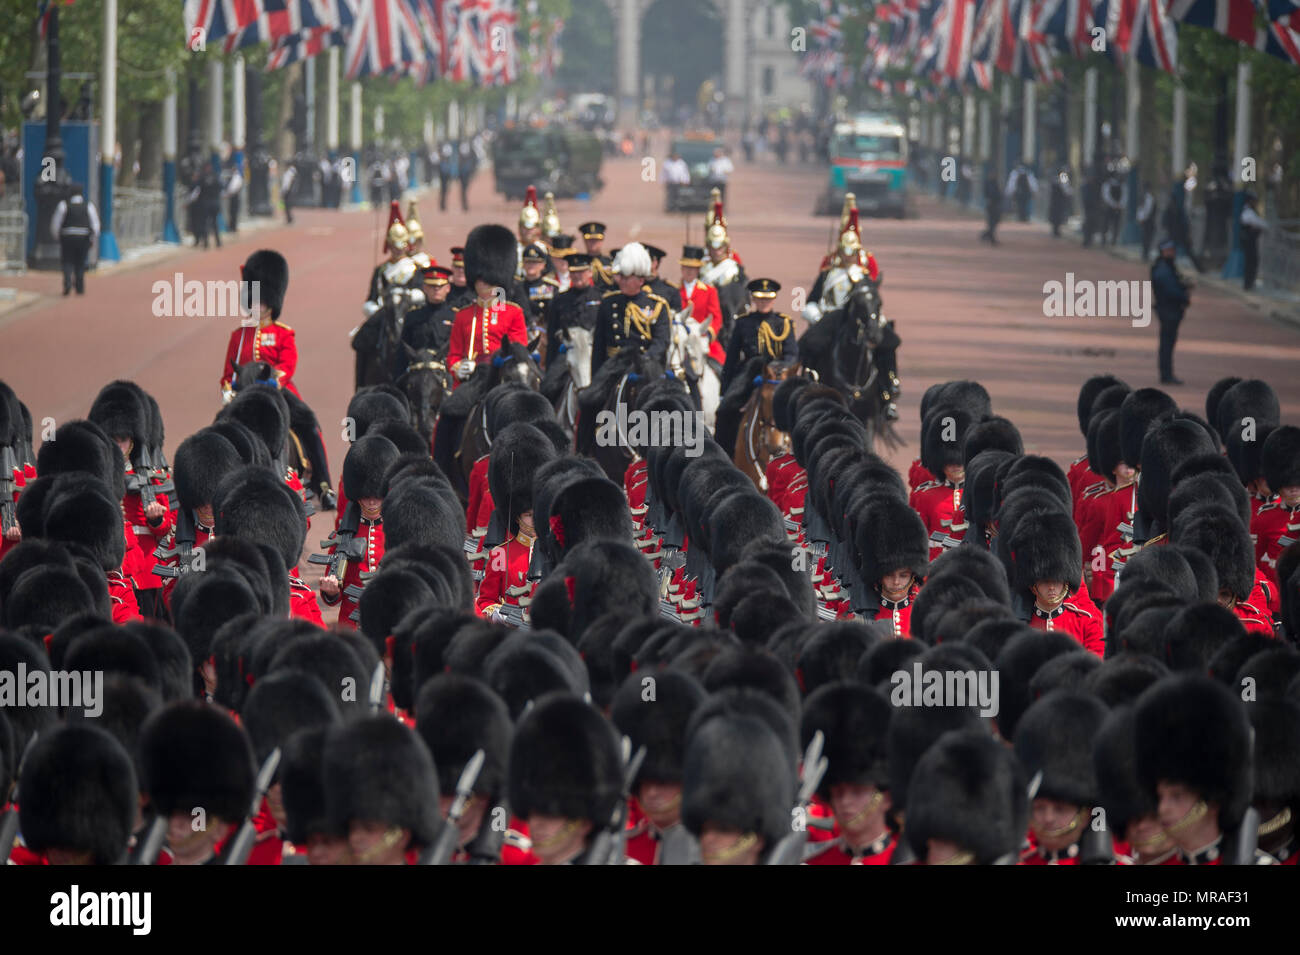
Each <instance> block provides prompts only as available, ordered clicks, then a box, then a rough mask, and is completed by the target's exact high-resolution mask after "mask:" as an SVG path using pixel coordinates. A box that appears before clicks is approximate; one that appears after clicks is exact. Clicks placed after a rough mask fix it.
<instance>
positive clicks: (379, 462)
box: [320, 434, 398, 630]
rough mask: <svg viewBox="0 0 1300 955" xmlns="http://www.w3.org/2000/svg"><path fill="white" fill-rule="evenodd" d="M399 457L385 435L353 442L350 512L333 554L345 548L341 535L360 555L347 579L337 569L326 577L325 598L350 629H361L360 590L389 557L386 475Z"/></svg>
mask: <svg viewBox="0 0 1300 955" xmlns="http://www.w3.org/2000/svg"><path fill="white" fill-rule="evenodd" d="M397 455H398V450H397V445H395V444H393V442H391V441H389V440H388V439H387V438H385V437H383V436H382V435H378V434H367V435H364V436H362V437H360V438H358V439H357V440H356V441H355V442H353V444H352V447H351V449H349V451H348V454H347V457H346V458H344V459H343V484H344V487H346V488H347V490H348V510H347V513H345V514H344V515H343V520H342V521H341V522H340V524H339V529H338V530H336V531H335V532H334V535H333V539H334V543H333V544H331V545H330V546H329V547H328V548H327V550H328V552H329V553H331V554H332V553H334V551H335V550H336V549H337V548H338V546H339V542H338V536H339V534H341V533H342V534H348V533H351V535H352V544H353V546H354V548H355V550H356V553H357V554H359V556H357V557H356V558H354V559H350V560H346V561H344V562H343V565H342V567H341V568H339V569H341V570H342V576H341V577H340V576H339V575H338V573H337V571H336V570H335V569H333V568H331V569H330V570H329V571H327V572H326V574H325V575H324V576H323V577H321V581H320V595H321V601H322V602H323V603H324V604H325V606H327V607H333V606H338V607H339V621H338V622H339V626H340V627H345V628H347V629H349V630H355V629H356V627H357V622H356V620H354V619H353V617H354V616H355V615H356V611H357V608H358V607H359V606H360V605H361V595H360V591H361V590H363V589H364V588H365V586H366V581H367V580H368V579H369V578H370V577H371V576H372V575H373V574H374V573H375V572H376V571H377V570H378V569H379V562H380V561H381V560H383V558H384V515H383V508H384V494H383V491H384V472H385V471H387V470H388V466H389V465H390V464H392V463H393V461H394V460H396V459H397Z"/></svg>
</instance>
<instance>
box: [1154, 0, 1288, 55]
mask: <svg viewBox="0 0 1300 955" xmlns="http://www.w3.org/2000/svg"><path fill="white" fill-rule="evenodd" d="M1290 2H1291V0H1281V2H1280V3H1279V2H1278V0H1270V2H1269V3H1268V4H1267V5H1266V4H1265V3H1264V2H1263V0H1173V4H1172V5H1171V6H1170V8H1169V15H1170V17H1172V18H1173V19H1174V20H1178V21H1180V22H1182V23H1188V24H1191V25H1192V26H1197V27H1204V28H1205V29H1207V30H1213V31H1214V32H1215V33H1221V34H1222V35H1224V36H1227V37H1231V38H1232V39H1234V40H1236V41H1237V42H1238V43H1243V44H1245V45H1246V46H1248V47H1251V48H1252V49H1255V50H1259V51H1261V52H1263V53H1267V54H1269V55H1270V56H1275V57H1277V58H1278V59H1281V60H1286V61H1287V62H1289V63H1300V46H1298V45H1297V41H1298V40H1300V36H1298V35H1297V31H1296V29H1295V28H1293V27H1292V26H1291V24H1292V23H1295V24H1296V25H1297V26H1298V27H1300V13H1291V12H1286V11H1285V9H1284V7H1283V5H1282V4H1287V5H1289V4H1290ZM1291 9H1293V10H1294V9H1296V8H1294V7H1292V8H1291ZM1274 11H1282V12H1283V16H1281V17H1277V18H1273V19H1267V18H1259V19H1257V15H1258V14H1260V13H1264V14H1265V15H1266V17H1271V14H1272V13H1273V12H1274Z"/></svg>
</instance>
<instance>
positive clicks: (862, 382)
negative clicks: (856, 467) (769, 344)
mask: <svg viewBox="0 0 1300 955" xmlns="http://www.w3.org/2000/svg"><path fill="white" fill-rule="evenodd" d="M881 309H882V303H881V299H880V286H879V284H878V283H876V282H873V281H871V279H870V278H867V277H865V276H864V277H863V278H861V279H859V280H858V282H857V283H856V284H855V285H854V286H853V288H852V289H851V290H850V291H849V296H848V301H847V304H846V305H845V306H844V307H843V308H838V309H835V310H834V311H831V312H827V313H826V315H825V316H824V317H823V318H822V320H821V321H820V322H817V323H816V324H815V325H812V326H811V327H809V329H808V330H807V331H806V332H804V334H803V337H802V338H800V339H799V357H800V359H801V360H802V362H803V366H804V368H806V369H808V370H810V371H813V372H816V374H817V377H818V379H819V380H820V381H821V382H822V384H824V385H829V386H830V387H832V388H835V389H836V390H837V391H839V392H840V393H841V394H843V395H844V397H845V399H846V400H847V401H848V405H849V410H850V411H852V412H853V415H854V417H856V418H857V419H858V420H859V421H861V422H862V423H863V424H864V425H865V426H866V428H867V435H868V438H867V450H871V449H872V448H873V447H874V444H875V440H876V438H880V439H881V440H883V441H884V442H885V445H886V446H887V447H891V448H893V447H899V446H901V444H902V441H901V439H900V438H899V437H898V434H897V432H896V431H895V430H894V427H893V423H892V422H891V421H890V419H889V417H888V415H887V407H886V406H887V404H888V402H887V400H886V399H885V397H884V393H885V392H889V393H890V394H891V396H892V397H897V387H896V385H895V381H894V375H895V368H896V366H895V353H896V352H897V349H898V346H899V344H900V343H901V341H900V339H899V337H898V334H897V332H895V331H894V323H893V322H891V321H888V320H886V319H885V318H884V316H883V315H882V314H881Z"/></svg>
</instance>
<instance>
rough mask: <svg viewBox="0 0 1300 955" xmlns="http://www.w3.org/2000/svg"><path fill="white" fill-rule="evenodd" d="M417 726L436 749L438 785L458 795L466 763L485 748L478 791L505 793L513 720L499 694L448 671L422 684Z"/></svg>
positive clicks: (491, 796) (476, 785)
mask: <svg viewBox="0 0 1300 955" xmlns="http://www.w3.org/2000/svg"><path fill="white" fill-rule="evenodd" d="M415 728H416V732H417V733H419V734H420V738H421V739H423V740H424V744H425V745H426V746H428V747H429V752H431V753H432V754H433V762H434V765H435V766H437V768H438V787H439V791H440V792H441V793H442V794H443V795H444V796H451V795H454V794H455V792H456V783H457V782H458V781H459V779H460V774H461V772H462V771H463V770H464V769H465V764H466V763H468V762H469V761H470V758H471V757H473V755H474V753H475V751H476V750H480V749H481V750H483V756H484V760H483V769H482V770H481V771H480V772H479V775H478V779H477V780H476V781H475V783H474V792H476V793H479V794H481V795H483V796H486V797H487V798H488V799H496V798H498V797H503V796H504V795H505V784H506V766H507V763H508V760H509V758H510V737H511V735H512V734H513V733H514V726H513V725H512V724H511V722H510V713H509V711H507V710H506V705H505V703H504V702H502V700H501V697H499V696H497V694H496V693H495V692H493V690H492V688H491V687H489V686H488V685H487V684H485V683H483V682H481V681H479V680H476V679H474V678H472V677H467V676H459V675H457V674H454V673H444V674H442V675H441V676H437V677H434V678H433V679H432V680H429V681H428V682H427V683H425V684H424V686H422V687H421V688H420V693H419V696H418V698H417V699H416V704H415Z"/></svg>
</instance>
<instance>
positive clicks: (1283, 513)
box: [1250, 500, 1300, 611]
mask: <svg viewBox="0 0 1300 955" xmlns="http://www.w3.org/2000/svg"><path fill="white" fill-rule="evenodd" d="M1250 533H1251V535H1252V536H1253V537H1254V538H1255V561H1256V562H1257V563H1258V564H1259V567H1260V569H1261V570H1263V571H1264V573H1265V574H1267V575H1268V579H1269V580H1271V581H1272V582H1273V583H1275V584H1277V583H1280V581H1279V580H1278V579H1277V559H1278V558H1279V557H1280V556H1281V555H1282V551H1284V550H1286V549H1287V548H1288V547H1290V546H1291V545H1292V544H1294V543H1295V542H1296V541H1297V540H1300V506H1297V507H1284V506H1283V505H1282V502H1281V501H1276V500H1275V501H1273V502H1272V503H1271V504H1263V505H1261V506H1260V508H1259V510H1257V511H1256V512H1255V516H1254V517H1253V518H1251V521H1250ZM1273 609H1274V611H1276V610H1277V608H1273Z"/></svg>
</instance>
